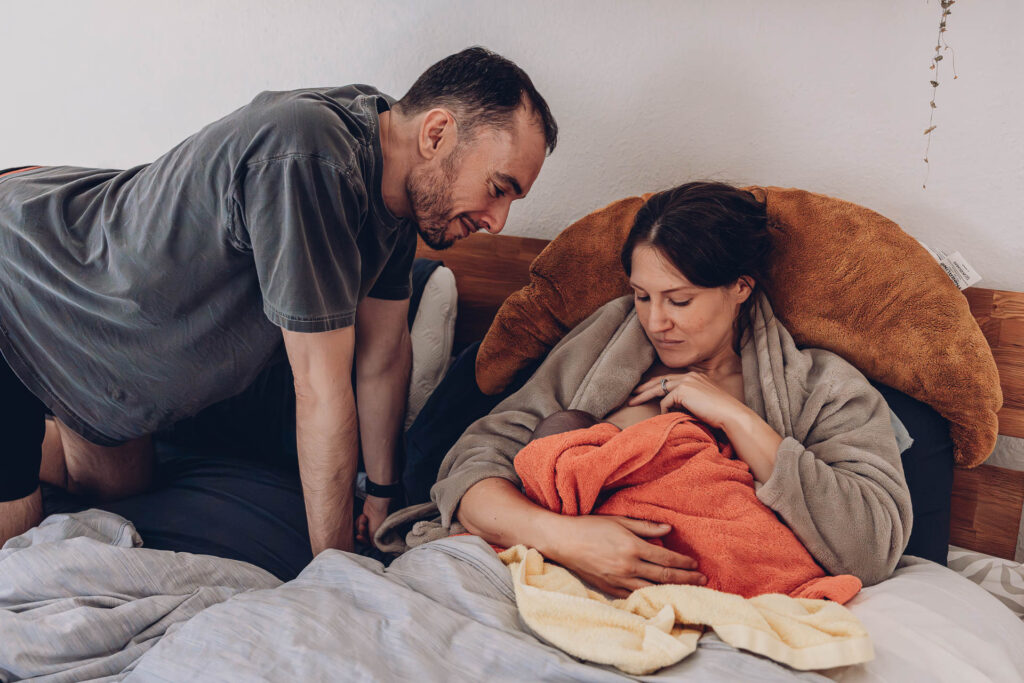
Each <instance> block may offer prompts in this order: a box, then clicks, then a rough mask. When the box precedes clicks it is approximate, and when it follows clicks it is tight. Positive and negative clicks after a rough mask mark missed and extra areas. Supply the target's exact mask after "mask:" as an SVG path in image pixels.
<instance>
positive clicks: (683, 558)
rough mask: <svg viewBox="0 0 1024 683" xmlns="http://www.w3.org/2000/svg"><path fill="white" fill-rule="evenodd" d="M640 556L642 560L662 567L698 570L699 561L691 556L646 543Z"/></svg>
mask: <svg viewBox="0 0 1024 683" xmlns="http://www.w3.org/2000/svg"><path fill="white" fill-rule="evenodd" d="M639 556H640V559H642V560H644V561H646V562H648V563H652V564H657V565H661V566H662V567H672V568H676V569H688V570H694V569H697V560H695V559H693V558H692V557H690V556H689V555H683V554H682V553H677V552H676V551H674V550H669V549H668V548H664V547H662V546H657V545H654V544H652V543H644V546H643V548H641V550H640V555H639Z"/></svg>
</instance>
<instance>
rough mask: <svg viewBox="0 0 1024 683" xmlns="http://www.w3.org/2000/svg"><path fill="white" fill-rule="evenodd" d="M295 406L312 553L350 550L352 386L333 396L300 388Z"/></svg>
mask: <svg viewBox="0 0 1024 683" xmlns="http://www.w3.org/2000/svg"><path fill="white" fill-rule="evenodd" d="M295 407H296V419H295V421H296V439H297V446H298V451H299V474H300V476H301V478H302V494H303V498H304V500H305V504H306V519H307V522H308V525H309V541H310V545H311V546H312V548H313V554H314V555H316V554H317V553H319V552H320V551H321V550H324V549H326V548H338V549H340V550H352V547H353V543H352V525H353V520H352V492H353V483H354V481H355V476H356V466H357V464H358V460H359V428H358V422H357V419H356V406H355V399H354V397H353V395H352V390H351V387H348V388H347V389H344V390H342V391H340V396H338V397H337V399H336V400H333V401H329V400H317V399H315V398H313V397H311V396H302V395H301V394H299V393H298V392H297V395H296V406H295Z"/></svg>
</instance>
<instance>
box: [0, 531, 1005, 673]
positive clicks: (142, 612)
mask: <svg viewBox="0 0 1024 683" xmlns="http://www.w3.org/2000/svg"><path fill="white" fill-rule="evenodd" d="M137 543H138V535H137V534H136V533H135V530H134V529H133V528H132V527H131V525H130V524H128V523H127V522H126V521H125V520H124V519H122V518H120V517H117V516H115V515H112V514H109V513H102V512H97V511H87V512H83V513H78V514H75V515H62V516H52V517H50V518H48V520H47V521H46V522H45V523H44V524H43V525H42V526H40V527H39V528H37V529H34V530H33V531H30V532H29V533H28V534H25V535H23V536H20V537H18V538H16V539H12V541H10V542H8V544H7V545H5V546H4V549H3V550H0V681H4V682H6V681H11V680H17V679H19V678H22V677H33V676H38V677H40V680H45V681H71V680H75V681H78V680H86V679H90V680H95V679H101V680H105V681H118V680H129V681H176V682H177V681H232V682H234V681H242V682H244V681H296V680H298V681H349V680H367V681H410V680H412V681H483V680H486V681H503V680H517V681H518V680H537V681H540V680H551V681H598V682H600V681H622V680H636V679H633V678H631V677H627V676H626V675H624V674H622V673H621V672H619V671H615V670H613V669H610V668H607V667H603V666H597V665H594V664H585V663H583V662H580V661H578V660H576V659H573V658H572V657H570V656H569V655H566V654H564V653H562V652H561V651H559V650H558V649H556V648H554V647H551V646H549V645H548V644H546V643H544V642H543V641H541V640H540V639H538V638H537V637H536V636H535V635H534V634H533V633H531V632H530V630H529V629H528V628H527V627H526V626H525V625H524V624H523V623H522V621H521V620H520V618H519V613H518V610H517V608H516V603H515V598H514V588H513V584H512V577H511V575H510V573H509V570H508V569H507V568H506V567H505V566H504V565H503V564H502V562H501V560H499V559H498V557H497V555H495V553H494V551H493V550H491V548H490V547H489V546H487V544H485V543H484V542H483V541H482V540H480V539H479V538H476V537H473V536H463V537H454V538H448V539H445V540H441V541H435V542H433V543H426V544H423V545H422V546H419V547H417V548H416V549H414V550H412V551H410V552H408V553H406V554H405V555H403V556H402V557H400V558H398V559H397V560H395V561H394V562H393V563H392V564H391V565H390V566H388V567H384V566H383V565H381V563H379V562H377V561H375V560H371V559H368V558H365V557H360V556H358V555H352V554H349V553H343V552H339V551H333V550H329V551H325V552H323V553H321V554H320V555H318V556H317V557H316V558H315V559H314V560H313V562H312V563H310V565H309V566H308V567H307V568H306V569H305V570H304V571H303V572H302V573H301V574H300V575H299V576H298V578H296V579H295V580H293V581H290V582H288V583H284V584H282V583H280V581H278V580H277V579H275V578H274V577H272V576H271V575H270V574H268V573H267V572H264V571H263V570H260V569H257V568H256V567H253V566H251V565H248V564H245V563H242V562H237V561H233V560H224V559H219V558H214V557H207V556H198V555H188V554H182V553H179V554H174V553H170V552H166V551H158V550H150V549H147V548H145V547H133V546H136V545H137ZM850 608H851V609H852V610H853V612H854V614H855V615H856V616H857V618H858V619H859V620H860V621H861V622H862V623H863V625H864V626H865V627H866V628H867V630H868V631H869V632H870V633H871V634H872V636H873V638H874V639H875V644H876V648H875V650H876V659H875V660H874V661H872V662H869V663H868V664H866V665H859V666H852V667H843V668H840V669H834V670H830V671H826V672H822V673H824V674H826V675H827V676H828V677H829V678H837V679H842V680H843V682H844V683H860V682H865V683H866V682H868V681H880V680H892V681H897V680H951V681H967V680H1019V679H1020V678H1021V676H1024V651H1021V649H1020V647H1019V646H1020V643H1021V642H1024V624H1021V622H1020V620H1018V619H1017V618H1016V617H1014V616H1013V614H1012V613H1011V612H1010V611H1009V610H1007V609H1006V608H1005V607H1004V606H1003V605H1002V604H1000V603H999V602H998V601H997V600H995V598H993V597H992V596H990V595H988V594H987V593H986V592H985V591H984V590H982V589H981V588H979V587H978V586H976V585H974V584H973V583H971V582H970V581H968V580H967V579H965V578H963V577H961V576H958V575H957V574H956V573H954V572H952V571H950V570H948V569H946V568H944V567H940V566H938V565H936V564H933V563H931V562H927V561H924V560H915V559H914V558H909V559H906V560H905V561H904V563H903V567H902V568H901V569H899V570H898V571H897V572H896V575H895V576H894V577H893V578H892V579H890V580H888V581H885V582H883V583H882V584H880V585H878V586H874V587H870V588H866V589H864V590H863V591H861V593H860V594H859V595H857V597H855V598H854V599H853V600H852V601H851V602H850ZM640 680H651V681H659V682H664V683H668V682H676V681H712V682H713V681H730V682H731V681H737V680H757V681H795V680H799V681H825V680H828V679H827V678H825V677H824V676H822V675H819V674H816V673H809V672H796V671H793V670H792V669H788V668H786V667H785V666H782V665H780V664H776V663H774V662H772V661H769V660H767V659H763V658H761V657H758V656H755V655H752V654H748V653H745V652H741V651H739V650H736V649H735V648H733V647H731V646H729V645H727V644H725V643H724V642H722V641H721V640H719V639H718V638H716V637H715V636H714V635H706V636H704V637H703V638H702V639H701V640H700V642H699V643H698V646H697V651H696V652H694V653H693V654H692V655H690V656H689V657H687V658H686V659H685V660H683V661H681V662H679V663H678V664H675V665H673V666H670V667H667V668H665V669H662V670H661V671H659V672H658V673H657V674H656V675H654V676H650V677H641V678H640Z"/></svg>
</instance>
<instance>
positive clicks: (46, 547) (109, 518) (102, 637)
mask: <svg viewBox="0 0 1024 683" xmlns="http://www.w3.org/2000/svg"><path fill="white" fill-rule="evenodd" d="M545 244H546V242H545V241H544V240H536V239H529V238H517V237H506V236H497V237H495V236H490V235H474V236H472V237H470V238H469V239H467V240H464V241H463V242H461V243H460V244H458V245H456V246H455V247H453V248H452V249H450V250H447V251H445V252H443V253H437V252H431V251H430V250H428V249H426V248H425V247H423V246H422V245H421V248H420V250H419V252H418V255H419V256H422V257H425V258H432V259H443V261H444V262H445V265H446V266H447V267H448V268H450V269H451V270H452V271H453V272H454V274H455V279H456V282H457V287H458V318H457V321H456V326H455V332H454V337H455V338H454V344H455V346H456V348H459V347H461V346H464V345H465V344H467V343H469V342H471V341H474V340H477V339H479V338H480V337H481V336H482V335H483V332H484V331H485V330H486V328H487V326H488V325H489V323H490V320H491V318H492V317H493V315H494V313H495V310H496V309H497V307H498V305H500V303H501V302H502V301H503V300H504V298H505V297H506V296H507V295H508V294H509V293H510V292H511V291H513V290H515V289H517V288H518V287H519V286H521V285H522V283H523V282H525V280H526V277H527V271H528V266H529V263H530V262H531V261H532V259H533V258H534V256H536V254H537V253H539V251H540V250H541V249H542V248H543V247H544V245H545ZM966 294H967V296H968V299H969V301H970V303H971V307H972V311H973V312H974V314H975V316H976V318H977V319H978V321H979V323H980V325H981V327H982V329H983V331H984V332H985V335H986V338H987V339H988V341H989V344H990V346H991V347H992V349H993V353H994V355H995V357H996V361H997V363H998V365H999V370H1000V376H1001V380H1002V384H1003V391H1004V396H1005V405H1004V408H1003V410H1002V412H1001V413H1000V433H1001V434H1003V435H1005V436H1008V437H1017V438H1019V437H1024V294H1018V293H1012V292H999V291H992V290H981V289H975V290H968V291H967V292H966ZM1022 503H1024V472H1019V471H1014V470H1012V469H1006V468H1001V467H995V466H991V465H982V466H980V467H978V468H976V469H973V470H958V471H957V473H956V478H955V484H954V493H953V514H952V524H951V540H952V543H953V544H954V545H955V546H957V547H959V548H962V549H964V550H963V551H962V552H964V553H970V554H971V555H970V558H972V559H970V560H969V561H968V563H967V564H971V563H972V562H973V563H974V564H973V565H972V566H975V567H977V564H976V562H977V558H986V557H987V558H991V559H992V560H993V561H995V560H1003V561H1006V562H1010V561H1012V559H1013V558H1014V556H1015V553H1017V552H1018V534H1019V529H1020V520H1021V508H1022ZM143 540H144V539H143V538H140V536H139V534H138V533H137V531H136V529H135V528H134V527H133V526H132V525H131V524H130V523H128V522H127V520H125V519H124V518H123V517H120V516H119V515H116V514H113V513H111V512H104V511H96V510H93V511H86V512H81V513H74V514H56V515H51V516H50V517H48V518H47V519H46V520H45V521H44V523H43V524H42V525H41V526H40V527H37V528H36V529H33V530H31V531H30V532H28V533H27V534H25V535H23V536H21V537H19V538H17V539H14V540H12V541H11V542H10V543H9V544H7V545H6V546H5V547H4V549H3V550H0V681H8V680H18V679H21V678H30V677H40V678H41V679H43V680H53V681H63V680H89V679H104V680H122V679H124V680H140V681H182V680H230V681H246V680H438V681H442V680H444V681H448V680H474V681H476V680H485V679H486V680H587V681H604V680H608V681H613V680H623V679H625V678H628V677H626V676H624V674H622V673H621V672H619V671H617V670H615V669H611V668H607V667H601V666H595V665H591V664H587V663H584V662H581V661H579V660H576V659H574V658H572V657H570V656H568V655H566V654H564V653H562V652H561V651H559V650H557V649H556V648H553V647H551V646H549V645H547V644H545V643H544V642H542V641H540V640H538V639H537V638H536V637H535V636H534V635H533V634H532V633H531V632H530V631H529V629H528V628H526V627H525V626H524V624H523V622H522V620H521V618H520V617H519V614H518V612H517V609H516V605H515V600H514V593H513V589H512V581H511V578H510V576H509V572H508V570H507V569H506V568H505V567H504V565H503V564H502V563H501V562H500V561H499V560H498V559H497V557H496V555H495V553H494V552H493V550H491V549H490V547H489V546H487V545H486V544H484V543H483V542H482V541H480V539H477V538H475V537H469V536H463V537H454V538H450V539H446V540H443V541H438V542H434V543H430V544H426V545H424V546H421V547H419V548H416V549H414V550H412V551H410V552H408V553H406V554H405V555H402V556H401V557H399V558H398V559H396V560H395V561H394V562H392V563H391V564H390V565H387V566H385V564H383V563H382V562H380V561H378V560H376V559H373V558H368V557H363V556H358V555H353V554H347V553H341V552H338V551H326V552H324V553H322V554H321V555H319V556H318V557H316V558H315V559H314V560H313V561H312V562H311V563H310V564H309V565H308V566H307V567H306V568H305V569H304V570H303V571H302V572H301V574H299V576H298V577H297V578H295V579H293V580H290V581H282V580H281V579H279V578H277V577H275V576H274V575H273V574H271V573H270V572H268V571H265V570H263V569H260V568H258V567H255V566H253V565H251V564H249V563H246V562H242V561H238V560H231V559H224V558H221V557H212V556H208V555H201V554H189V553H173V552H169V551H162V550H154V549H149V548H146V547H145V546H144V545H142V544H143ZM140 545H142V547H139V546H140ZM968 574H969V575H970V576H971V578H968V576H964V575H962V574H960V573H957V572H956V571H953V570H951V569H947V568H945V567H941V566H939V565H938V564H935V563H932V562H928V561H924V560H920V559H917V558H913V557H909V556H908V557H905V558H904V560H903V561H902V562H901V564H900V567H899V569H898V570H897V572H896V574H895V575H894V576H893V578H891V579H889V580H887V581H885V582H883V583H881V584H879V585H877V586H873V587H870V588H867V589H865V590H864V591H862V592H861V594H860V595H858V596H857V597H856V598H854V600H853V601H852V602H851V603H850V607H851V609H852V610H853V612H854V614H855V615H856V616H857V617H858V618H859V619H860V620H861V622H862V623H863V624H864V626H865V627H866V628H867V629H868V631H869V632H870V634H871V636H872V639H873V641H874V644H875V653H876V657H875V659H874V660H873V661H871V662H869V663H867V664H864V665H858V666H852V667H845V668H841V669H833V670H826V671H817V672H799V671H794V670H792V669H789V668H787V667H784V666H781V665H779V664H776V663H774V662H772V661H770V660H768V659H765V658H762V657H758V656H755V655H752V654H748V653H745V652H743V651H740V650H736V649H735V648H732V647H731V646H729V645H727V644H725V643H724V642H722V641H721V640H719V639H717V638H716V637H715V636H714V635H707V636H705V637H704V638H703V639H702V640H701V641H700V645H699V647H698V649H697V651H696V652H695V653H694V654H693V655H691V656H690V657H688V658H686V659H684V660H683V661H681V662H679V663H678V664H676V665H674V666H671V667H668V668H666V669H663V670H661V671H659V672H657V673H656V674H654V675H651V676H648V677H644V678H643V680H654V681H666V682H667V681H689V680H694V681H718V680H721V681H734V680H747V679H756V680H766V681H776V680H777V681H791V680H842V681H882V680H949V681H953V680H955V681H971V680H1022V679H1024V648H1021V647H1020V644H1021V643H1024V622H1022V621H1021V619H1020V618H1018V616H1016V615H1015V614H1014V613H1013V612H1012V611H1011V610H1010V609H1007V605H1006V604H1004V603H1003V602H1000V600H999V599H998V598H997V597H995V596H993V594H992V593H990V592H989V591H988V590H986V588H985V587H983V586H982V585H980V584H982V583H983V581H981V580H980V577H979V576H977V574H978V571H977V570H975V571H974V574H973V575H971V574H970V573H969V572H968ZM972 578H973V579H974V580H972Z"/></svg>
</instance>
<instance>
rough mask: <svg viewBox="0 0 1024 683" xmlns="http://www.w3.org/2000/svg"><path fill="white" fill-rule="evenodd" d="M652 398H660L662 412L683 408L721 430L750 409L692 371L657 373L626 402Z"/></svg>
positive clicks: (632, 402) (701, 374)
mask: <svg viewBox="0 0 1024 683" xmlns="http://www.w3.org/2000/svg"><path fill="white" fill-rule="evenodd" d="M666 391H667V392H668V393H666ZM654 399H660V403H661V412H662V413H667V412H668V411H670V410H673V409H675V408H683V409H684V410H686V411H688V412H690V413H691V414H692V415H693V416H694V417H696V418H697V419H698V420H701V421H702V422H705V423H707V424H709V425H711V426H712V427H717V428H719V429H725V428H726V427H727V425H728V424H730V422H735V420H736V418H739V417H742V416H744V415H745V414H747V413H749V412H750V410H749V409H748V408H747V406H745V405H744V404H743V403H741V402H740V401H738V400H737V399H736V397H735V396H733V395H732V394H730V393H729V392H727V391H725V390H724V389H722V388H721V387H719V386H718V385H717V384H715V383H714V382H712V381H711V380H710V379H708V377H707V375H705V374H704V373H702V372H696V371H694V372H684V373H681V374H678V375H661V376H660V377H655V378H654V379H650V380H648V381H646V382H644V383H643V384H641V385H639V386H638V387H637V388H636V389H634V390H633V398H631V399H629V405H631V406H635V405H640V404H643V403H647V402H648V401H653V400H654Z"/></svg>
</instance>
